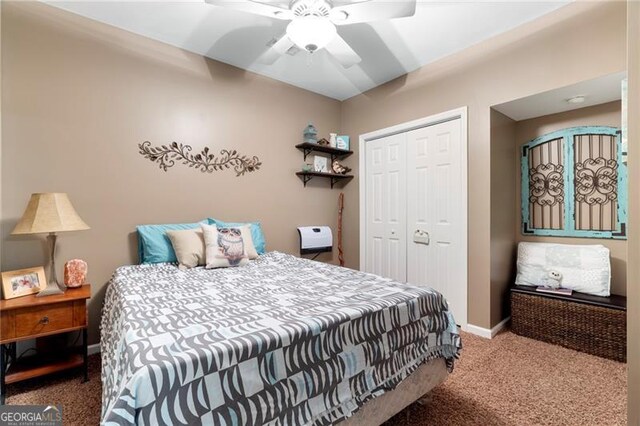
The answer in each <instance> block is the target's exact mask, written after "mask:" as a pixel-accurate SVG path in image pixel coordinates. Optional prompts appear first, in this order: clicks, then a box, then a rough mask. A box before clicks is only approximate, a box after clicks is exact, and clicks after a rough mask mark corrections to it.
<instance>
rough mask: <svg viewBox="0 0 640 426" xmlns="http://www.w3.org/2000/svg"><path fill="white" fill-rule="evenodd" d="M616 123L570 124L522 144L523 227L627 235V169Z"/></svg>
mask: <svg viewBox="0 0 640 426" xmlns="http://www.w3.org/2000/svg"><path fill="white" fill-rule="evenodd" d="M621 156H622V149H621V138H620V132H619V130H618V129H616V128H614V127H603V126H598V127H595V126H591V127H572V128H569V129H563V130H559V131H557V132H553V133H550V134H547V135H544V136H541V137H539V138H537V139H534V140H532V141H531V142H529V143H527V144H525V145H524V146H523V147H522V162H521V165H522V189H521V191H522V232H523V233H524V234H532V235H550V236H552V235H555V236H571V237H589V238H619V239H624V238H626V221H627V169H626V164H624V163H623V162H622V161H621Z"/></svg>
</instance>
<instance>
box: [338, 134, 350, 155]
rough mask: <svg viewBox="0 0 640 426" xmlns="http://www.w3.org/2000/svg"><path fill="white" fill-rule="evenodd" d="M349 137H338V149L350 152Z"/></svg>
mask: <svg viewBox="0 0 640 426" xmlns="http://www.w3.org/2000/svg"><path fill="white" fill-rule="evenodd" d="M349 146H350V143H349V136H346V135H340V136H337V137H336V148H338V149H344V150H346V151H349Z"/></svg>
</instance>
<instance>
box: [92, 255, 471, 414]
mask: <svg viewBox="0 0 640 426" xmlns="http://www.w3.org/2000/svg"><path fill="white" fill-rule="evenodd" d="M101 338H102V341H101V345H102V346H101V350H102V383H103V402H102V423H103V424H108V425H115V424H118V425H134V424H140V425H162V424H166V425H193V424H206V425H263V424H270V425H303V424H317V425H324V424H331V423H335V422H338V421H339V420H341V419H344V418H346V417H349V416H350V415H351V414H353V413H354V412H355V411H357V410H358V408H359V407H360V406H362V405H363V404H364V403H365V402H366V401H367V400H369V399H371V398H373V397H375V396H377V395H380V394H382V393H383V392H385V391H386V390H390V389H393V388H394V387H395V386H396V385H397V384H398V383H400V382H401V381H402V380H403V379H404V378H406V377H407V376H408V375H409V374H411V373H412V372H413V371H414V370H416V369H417V368H418V367H419V366H420V365H421V364H422V363H424V362H425V361H428V360H430V359H433V358H437V357H444V358H446V359H447V360H448V365H449V366H450V368H451V367H452V366H453V360H454V358H456V357H457V355H458V352H459V351H460V348H461V342H460V336H459V335H458V333H457V329H456V326H455V322H454V320H453V317H452V316H451V314H450V312H449V311H448V310H447V303H446V301H445V300H444V298H443V297H442V296H441V295H440V294H439V293H437V292H436V291H434V290H431V289H428V288H419V287H414V286H410V285H404V284H399V283H396V282H393V281H390V280H387V279H384V278H381V277H378V276H375V275H371V274H366V273H362V272H359V271H355V270H351V269H346V268H340V267H337V266H333V265H327V264H324V263H319V262H313V261H310V260H305V259H299V258H297V257H294V256H290V255H287V254H283V253H278V252H270V253H267V254H265V255H262V256H260V257H259V258H258V259H256V260H254V261H252V262H250V263H249V264H248V265H247V266H242V267H237V268H226V269H215V270H205V269H203V268H194V269H191V270H187V271H180V270H179V269H178V268H177V267H176V266H175V265H173V264H159V265H137V266H124V267H121V268H118V269H117V271H116V272H115V273H114V275H113V277H112V279H111V282H110V284H109V286H108V289H107V294H106V297H105V302H104V307H103V315H102V324H101Z"/></svg>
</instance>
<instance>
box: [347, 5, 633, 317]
mask: <svg viewBox="0 0 640 426" xmlns="http://www.w3.org/2000/svg"><path fill="white" fill-rule="evenodd" d="M594 52H597V58H596V57H595V56H594ZM559 69H561V71H558V70H559ZM624 70H626V5H625V3H623V2H576V3H572V4H570V5H568V6H565V7H563V8H562V9H560V10H558V11H557V12H556V13H553V14H550V15H547V16H545V17H543V18H541V19H539V20H536V21H534V22H531V23H529V24H526V25H524V26H522V27H519V28H517V29H515V30H513V31H510V32H509V33H505V34H502V35H500V36H498V37H496V38H494V39H492V40H489V41H487V42H484V43H481V44H478V45H476V46H474V47H473V48H471V49H468V50H465V51H463V52H460V53H459V54H456V55H453V56H450V57H448V58H446V59H443V60H441V61H439V62H436V63H434V64H431V65H428V66H425V67H423V68H421V69H419V70H417V71H415V72H412V73H409V74H407V75H406V76H403V77H400V78H398V79H396V80H393V81H391V82H389V83H387V84H385V85H383V86H380V87H377V88H375V89H373V90H371V91H369V92H366V93H364V94H362V95H359V96H356V97H354V98H351V99H349V100H347V101H345V102H344V103H343V108H342V128H343V129H344V131H345V132H346V133H347V134H350V135H352V137H356V136H357V135H360V134H363V133H367V132H370V131H373V130H376V129H381V128H385V127H388V126H392V125H394V124H398V123H402V122H406V121H409V120H413V119H417V118H420V117H425V116H429V115H432V114H436V113H440V112H443V111H447V110H450V109H453V108H458V107H461V106H465V105H466V106H468V107H469V123H468V129H469V292H468V299H469V315H468V317H469V322H470V323H472V324H474V325H477V326H480V327H485V328H490V327H492V326H494V325H496V322H495V321H496V318H497V316H492V315H491V306H494V305H495V304H496V302H492V298H496V297H499V296H500V295H499V294H497V293H496V294H493V295H492V293H491V277H490V273H491V272H490V270H491V247H490V246H491V193H490V191H491V176H490V171H489V170H490V161H491V155H490V109H491V106H492V105H498V104H501V103H504V102H507V101H510V100H514V99H519V98H522V97H526V96H530V95H532V94H536V93H540V92H544V91H547V90H551V89H554V88H558V87H563V86H566V85H570V84H573V83H576V82H579V81H583V80H589V79H593V78H596V77H599V76H602V75H606V74H610V73H616V72H621V71H624ZM356 175H357V170H356ZM357 188H358V182H357V181H354V182H353V184H352V185H350V186H349V187H348V188H347V190H346V194H347V197H348V198H347V204H348V208H347V210H346V230H345V236H346V244H345V249H346V252H347V253H348V254H347V260H348V262H349V264H350V265H352V266H357V259H358V251H359V247H358V229H357V224H358V192H357ZM492 317H493V318H492Z"/></svg>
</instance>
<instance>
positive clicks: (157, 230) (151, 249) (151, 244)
mask: <svg viewBox="0 0 640 426" xmlns="http://www.w3.org/2000/svg"><path fill="white" fill-rule="evenodd" d="M200 223H207V221H202V222H199V223H179V224H172V225H166V224H165V225H138V226H137V227H136V229H137V231H138V258H139V259H140V263H163V262H176V261H177V259H176V253H175V252H174V251H173V246H172V245H171V241H170V240H169V237H168V236H167V231H169V230H179V229H200Z"/></svg>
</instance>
